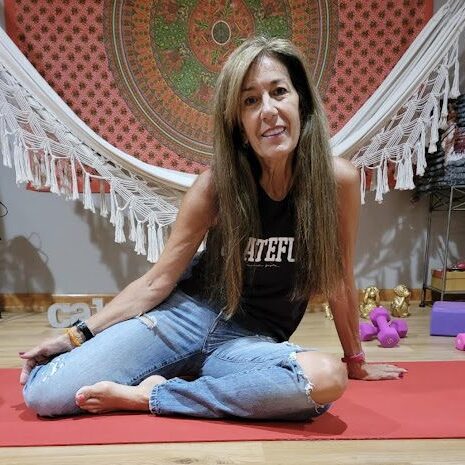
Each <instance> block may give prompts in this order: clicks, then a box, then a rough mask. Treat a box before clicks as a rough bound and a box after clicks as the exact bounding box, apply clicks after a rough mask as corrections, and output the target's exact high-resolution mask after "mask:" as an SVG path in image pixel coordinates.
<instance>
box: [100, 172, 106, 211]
mask: <svg viewBox="0 0 465 465" xmlns="http://www.w3.org/2000/svg"><path fill="white" fill-rule="evenodd" d="M105 189H106V183H105V181H104V180H103V179H101V180H100V216H101V217H103V218H107V217H108V202H107V193H106V191H105Z"/></svg>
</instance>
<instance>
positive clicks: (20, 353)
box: [18, 352, 26, 355]
mask: <svg viewBox="0 0 465 465" xmlns="http://www.w3.org/2000/svg"><path fill="white" fill-rule="evenodd" d="M25 353H26V352H18V354H19V355H23V354H25Z"/></svg>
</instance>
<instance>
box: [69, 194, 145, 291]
mask: <svg viewBox="0 0 465 465" xmlns="http://www.w3.org/2000/svg"><path fill="white" fill-rule="evenodd" d="M74 212H75V214H76V215H78V216H79V217H81V218H82V220H83V222H85V223H86V224H87V225H88V226H89V240H90V242H91V243H93V244H95V246H96V248H97V249H98V250H99V251H100V262H101V263H103V264H105V265H106V267H107V268H108V270H109V272H110V273H111V275H112V276H113V279H114V280H115V282H116V286H117V288H118V289H119V290H121V289H123V288H124V287H125V286H127V285H128V284H129V283H130V282H132V281H133V280H134V279H136V278H138V277H140V276H142V275H143V274H144V273H145V272H146V271H147V270H148V269H149V268H150V267H151V263H150V262H148V261H147V259H146V257H145V256H143V255H140V256H139V255H137V254H136V253H135V252H134V244H133V242H132V241H129V239H127V235H128V232H127V230H126V229H125V234H126V240H127V242H126V243H123V244H117V243H115V241H114V236H115V230H114V227H113V225H112V224H111V223H110V221H109V218H108V217H107V218H102V217H101V216H100V215H99V214H98V213H97V214H95V213H92V212H91V211H89V210H85V209H84V207H83V205H82V203H81V202H74Z"/></svg>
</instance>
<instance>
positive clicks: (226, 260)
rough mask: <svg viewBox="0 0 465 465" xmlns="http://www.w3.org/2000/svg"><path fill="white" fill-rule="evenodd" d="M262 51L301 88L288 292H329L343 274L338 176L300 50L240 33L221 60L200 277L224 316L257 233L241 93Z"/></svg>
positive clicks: (295, 295) (233, 303)
mask: <svg viewBox="0 0 465 465" xmlns="http://www.w3.org/2000/svg"><path fill="white" fill-rule="evenodd" d="M263 56H269V57H271V58H274V59H277V60H278V61H279V62H280V63H282V64H283V65H284V66H285V67H286V69H287V71H288V73H289V75H290V78H291V81H292V84H293V86H294V88H295V89H296V91H297V93H298V95H299V106H300V118H301V134H300V139H299V142H298V145H297V147H296V151H295V155H294V176H293V184H292V186H291V190H290V192H289V194H288V195H290V196H291V200H292V202H293V206H294V216H295V222H296V226H295V247H296V254H295V255H296V257H298V258H297V261H296V266H297V270H296V274H295V276H296V282H295V287H294V289H293V290H292V291H291V293H290V296H289V297H290V298H292V299H308V298H309V297H311V296H312V295H315V294H323V295H325V296H328V295H329V294H331V293H332V291H334V290H335V288H336V286H337V284H338V283H339V281H340V278H341V277H342V271H341V270H342V266H341V263H342V259H341V253H340V248H339V240H338V239H339V237H338V223H337V208H336V204H337V198H336V189H337V187H336V181H335V177H334V170H333V166H332V160H331V153H330V147H329V134H328V130H327V122H326V116H325V113H324V109H323V106H322V103H321V101H320V98H319V96H318V93H317V91H316V90H315V88H314V86H313V84H312V83H311V80H310V77H309V74H308V72H307V70H306V67H305V65H304V61H303V59H302V56H301V54H300V52H299V51H298V50H297V49H296V47H295V46H294V45H292V44H291V43H290V42H289V41H287V40H283V39H269V38H265V37H256V38H252V39H248V40H246V41H245V42H244V43H243V44H242V45H241V46H240V47H238V48H237V49H236V50H235V51H234V52H233V53H232V54H231V55H230V57H229V58H228V60H227V61H226V63H225V65H224V67H223V69H222V71H221V73H220V75H219V78H218V81H217V86H216V94H215V102H214V155H213V163H212V172H213V181H214V185H215V188H216V191H217V201H218V221H217V224H216V226H215V227H214V228H212V230H211V231H210V232H209V235H208V239H207V251H206V253H207V256H206V258H207V273H206V281H207V282H208V285H209V287H210V296H211V298H212V299H214V300H215V301H217V302H221V304H222V305H223V310H224V312H225V314H226V315H227V316H229V317H230V316H232V315H233V314H234V313H235V312H236V311H237V310H238V308H239V304H240V298H241V293H242V287H243V281H244V278H243V276H244V259H243V256H244V252H245V248H246V245H247V241H248V238H249V237H251V236H252V237H259V236H258V234H260V220H259V218H260V217H259V212H258V206H257V190H256V180H255V179H256V178H257V175H259V172H257V171H259V169H260V168H259V164H258V162H257V160H256V157H255V155H254V154H253V152H252V150H251V149H250V148H248V147H247V146H245V145H244V144H243V140H242V135H241V119H240V97H241V86H242V82H243V80H244V78H245V76H246V74H247V71H248V70H249V68H250V66H251V65H252V64H253V63H254V62H256V61H257V60H259V59H260V58H261V57H263Z"/></svg>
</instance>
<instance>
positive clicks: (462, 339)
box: [455, 333, 465, 350]
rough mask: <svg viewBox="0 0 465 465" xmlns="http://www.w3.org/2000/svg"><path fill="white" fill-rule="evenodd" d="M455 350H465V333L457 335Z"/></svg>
mask: <svg viewBox="0 0 465 465" xmlns="http://www.w3.org/2000/svg"><path fill="white" fill-rule="evenodd" d="M455 348H456V349H458V350H465V333H459V334H457V337H456V338H455Z"/></svg>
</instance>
